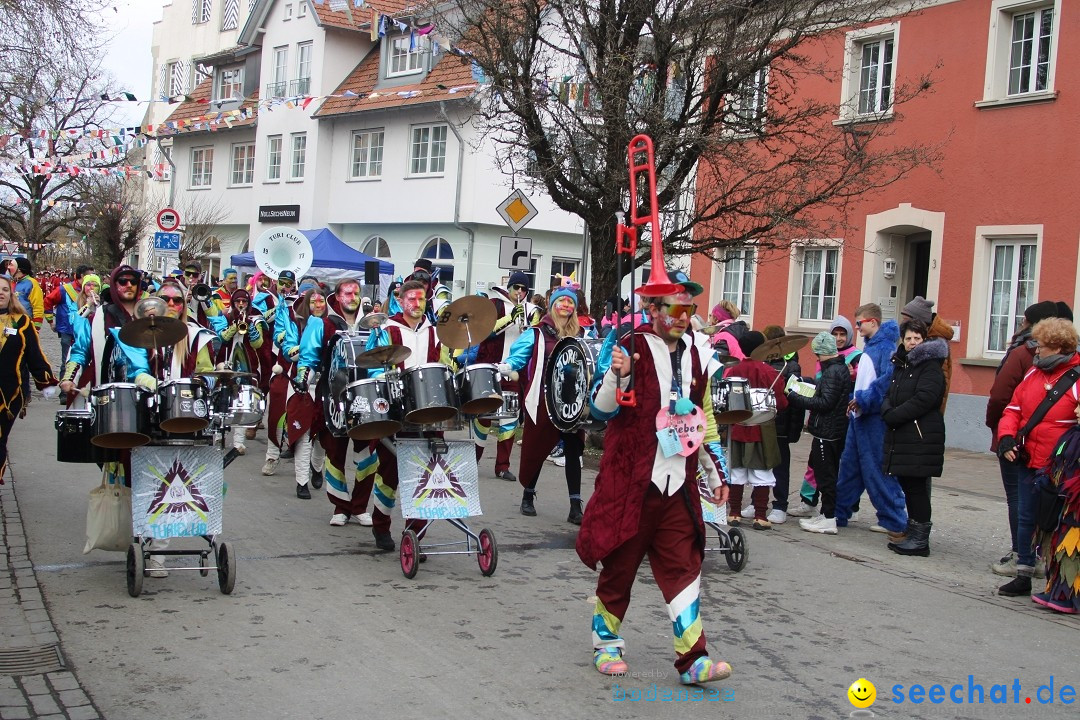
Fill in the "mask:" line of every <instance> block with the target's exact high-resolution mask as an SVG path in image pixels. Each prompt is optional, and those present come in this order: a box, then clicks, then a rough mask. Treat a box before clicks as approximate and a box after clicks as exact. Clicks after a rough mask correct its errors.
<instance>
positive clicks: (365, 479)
mask: <svg viewBox="0 0 1080 720" xmlns="http://www.w3.org/2000/svg"><path fill="white" fill-rule="evenodd" d="M360 318H361V316H360V281H359V280H355V279H348V280H342V281H341V282H339V283H338V285H337V288H336V289H335V291H334V295H333V296H332V297H330V298H328V299H327V312H326V317H324V318H323V321H322V322H308V324H307V327H305V328H304V334H303V336H302V338H301V341H300V360H299V361H298V362H297V371H296V379H295V380H294V385H295V386H296V389H297V391H298V392H299V391H301V390H302V391H305V392H306V391H307V386H308V382H309V376H310V374H311V373H312V372H316V371H320V370H321V371H322V375H321V376H320V378H319V382H318V384H317V386H316V388H315V396H316V398H317V399H318V402H319V403H320V406H321V402H322V398H323V397H325V396H326V394H327V393H329V392H330V373H329V369H330V359H331V357H332V355H333V352H334V346H335V345H336V344H337V342H338V339H339V336H338V335H337V332H338V331H339V330H345V331H353V332H356V331H358V329H359V326H358V325H357V323H358V322H359V321H360ZM288 415H289V426H290V431H291V429H292V426H293V424H294V419H293V413H292V406H291V405H290V408H289V411H288ZM290 438H291V432H290ZM319 442H320V443H322V447H323V448H324V449H325V450H326V462H325V464H324V465H323V469H322V471H321V473H320V472H319V468H318V467H317V466H313V467H312V469H311V473H312V477H313V478H314V477H316V475H317V474H318V477H319V482H320V483H321V482H322V481H325V482H326V496H327V497H328V498H329V499H330V502H331V504H332V505H333V506H334V514H333V515H332V516H331V517H330V524H331V525H334V526H340V525H344V524H345V523H347V522H348V521H349V517H350V516H353V517H356V518H357V519H358V520H359V521H360V524H361V525H366V524H368V523H369V522H370V520H369V519H368V518H369V517H370V516H367V502H368V498H369V497H371V487H372V484H373V483H374V476H375V473H376V472H377V471H378V460H377V458H376V456H375V453H374V451H373V450H372V449H371V448H370V446H368V445H366V444H361V443H360V442H358V441H355V440H352V439H351V438H349V437H335V436H334V435H333V433H331V432H330V429H329V428H326V427H323V428H322V430H321V431H320V432H319ZM350 442H351V443H352V445H353V453H354V455H355V456H356V457H357V458H358V460H357V462H356V473H355V475H354V478H353V487H352V491H351V492H350V491H349V485H348V480H347V479H346V477H345V459H346V458H347V456H348V454H349V443H350ZM293 462H295V463H296V472H297V473H298V474H297V478H299V477H300V476H299V473H300V472H301V468H304V469H305V470H306V463H305V461H304V460H303V458H301V457H300V450H299V449H298V450H297V451H296V459H295V460H294V461H293ZM298 482H299V480H298ZM313 484H314V483H313ZM365 516H367V517H365Z"/></svg>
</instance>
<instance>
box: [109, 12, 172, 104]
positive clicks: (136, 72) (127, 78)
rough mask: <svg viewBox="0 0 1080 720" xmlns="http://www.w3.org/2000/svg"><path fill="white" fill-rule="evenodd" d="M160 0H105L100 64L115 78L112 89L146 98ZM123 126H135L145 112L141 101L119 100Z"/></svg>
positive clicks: (148, 94)
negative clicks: (106, 37)
mask: <svg viewBox="0 0 1080 720" xmlns="http://www.w3.org/2000/svg"><path fill="white" fill-rule="evenodd" d="M164 4H165V2H164V1H163V0H108V6H107V7H106V8H105V10H104V11H103V14H102V18H103V19H104V21H105V23H106V25H107V26H108V27H109V28H110V29H111V33H110V36H111V40H110V42H109V46H108V51H107V53H106V54H105V59H104V61H103V65H104V66H105V69H106V70H108V71H109V72H110V73H112V75H113V77H114V78H116V89H117V90H118V91H121V90H122V91H127V92H130V93H132V94H133V95H135V97H137V98H138V99H139V100H149V99H150V85H151V83H152V81H153V75H154V69H153V67H152V60H151V57H150V42H151V32H152V26H153V23H154V21H156V20H160V19H161V8H162V6H163V5H164ZM118 109H119V110H120V111H121V112H122V115H123V118H124V122H123V124H124V125H135V124H138V123H139V122H140V121H141V120H142V116H143V114H144V113H145V112H146V105H145V104H143V103H119V104H118Z"/></svg>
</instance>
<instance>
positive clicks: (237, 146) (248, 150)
mask: <svg viewBox="0 0 1080 720" xmlns="http://www.w3.org/2000/svg"><path fill="white" fill-rule="evenodd" d="M231 150H232V152H230V154H229V155H230V158H231V159H232V167H231V168H230V172H229V187H251V186H252V185H253V184H254V182H255V143H254V142H244V143H233V146H232V149H231Z"/></svg>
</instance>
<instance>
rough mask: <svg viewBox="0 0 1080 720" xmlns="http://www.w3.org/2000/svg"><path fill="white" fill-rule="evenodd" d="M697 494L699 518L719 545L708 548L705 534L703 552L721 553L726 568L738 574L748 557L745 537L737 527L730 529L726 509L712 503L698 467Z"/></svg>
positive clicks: (700, 469) (748, 550)
mask: <svg viewBox="0 0 1080 720" xmlns="http://www.w3.org/2000/svg"><path fill="white" fill-rule="evenodd" d="M697 483H698V492H699V494H700V495H701V517H702V519H703V520H704V521H705V525H706V527H707V528H711V529H712V530H714V531H715V532H716V538H717V540H719V544H718V545H717V546H716V547H709V533H708V532H707V531H706V533H705V550H707V551H712V552H719V553H723V555H724V559H725V560H727V564H728V567H729V568H731V569H732V570H734V571H735V572H739V571H740V570H742V569H743V568H744V567H746V559H747V557H749V556H750V548H749V547H747V545H746V535H745V534H744V533H743V531H742V530H740V529H739V528H737V527H731V526H730V525H728V523H727V507H726V506H725V505H716V504H715V503H713V501H712V491H711V490H709V483H708V479H707V476H706V474H705V470H704V469H703V468H702V467H701V466H700V465H699V466H698V472H697Z"/></svg>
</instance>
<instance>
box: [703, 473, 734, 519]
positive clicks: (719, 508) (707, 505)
mask: <svg viewBox="0 0 1080 720" xmlns="http://www.w3.org/2000/svg"><path fill="white" fill-rule="evenodd" d="M697 487H698V494H699V495H701V519H702V521H703V522H707V523H717V524H720V525H727V513H726V512H724V506H723V505H717V504H716V503H714V502H713V501H712V494H713V491H712V490H710V489H709V473H708V472H706V470H705V467H704V466H703V465H702V464H701V463H698V467H697Z"/></svg>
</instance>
